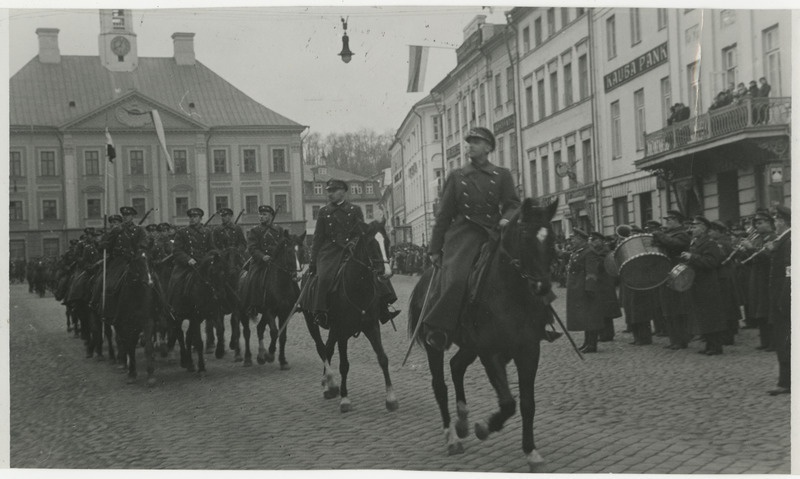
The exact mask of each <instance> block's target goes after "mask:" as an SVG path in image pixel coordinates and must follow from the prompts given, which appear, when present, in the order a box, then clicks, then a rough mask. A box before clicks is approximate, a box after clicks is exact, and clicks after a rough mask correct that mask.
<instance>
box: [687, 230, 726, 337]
mask: <svg viewBox="0 0 800 479" xmlns="http://www.w3.org/2000/svg"><path fill="white" fill-rule="evenodd" d="M689 253H690V254H691V255H692V256H691V258H690V259H689V261H687V262H686V264H688V265H689V266H690V267H691V268H692V269H694V273H695V275H694V283H692V287H691V288H690V289H689V294H690V295H691V298H692V309H691V311H690V315H691V318H692V322H693V324H694V334H710V333H719V332H722V331H726V330H727V329H728V324H727V319H728V318H727V317H725V315H724V314H723V308H722V306H723V305H722V293H721V292H720V287H719V276H718V273H717V269H718V268H719V265H720V263H722V260H724V259H725V257H724V256H723V255H722V250H721V249H720V247H719V245H718V244H717V242H716V241H714V240H712V239H711V238H710V237H708V236H707V235H704V236H700V237H697V238H694V239H693V240H692V244H691V245H690V246H689Z"/></svg>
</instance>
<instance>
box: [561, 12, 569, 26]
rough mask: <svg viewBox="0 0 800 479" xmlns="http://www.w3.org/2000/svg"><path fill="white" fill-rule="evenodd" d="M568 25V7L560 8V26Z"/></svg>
mask: <svg viewBox="0 0 800 479" xmlns="http://www.w3.org/2000/svg"><path fill="white" fill-rule="evenodd" d="M567 25H569V8H564V7H562V8H561V28H564V27H566V26H567Z"/></svg>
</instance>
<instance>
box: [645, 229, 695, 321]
mask: <svg viewBox="0 0 800 479" xmlns="http://www.w3.org/2000/svg"><path fill="white" fill-rule="evenodd" d="M653 240H654V243H655V244H657V245H660V246H663V247H664V249H665V250H666V251H667V256H669V259H670V261H671V262H672V266H675V265H677V264H678V262H679V259H680V256H681V253H682V252H684V251H688V249H689V243H690V242H691V237H690V236H689V233H688V232H687V231H686V228H684V227H682V226H678V227H676V228H672V229H668V230H666V231H657V232H655V233H653ZM658 293H659V299H660V303H661V311H662V312H663V313H664V317H670V316H678V315H683V314H688V313H689V311H690V310H691V309H692V306H691V296H690V294H689V292H688V291H685V292H678V291H673V290H672V289H670V288H669V287H667V285H666V283H665V284H662V285H661V286H660V287H659V288H658Z"/></svg>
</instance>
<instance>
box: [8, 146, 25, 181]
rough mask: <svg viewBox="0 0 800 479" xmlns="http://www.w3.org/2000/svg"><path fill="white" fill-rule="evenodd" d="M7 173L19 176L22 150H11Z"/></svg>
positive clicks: (20, 175)
mask: <svg viewBox="0 0 800 479" xmlns="http://www.w3.org/2000/svg"><path fill="white" fill-rule="evenodd" d="M8 174H9V175H11V176H13V177H15V178H20V177H22V176H24V175H23V174H22V152H19V151H12V152H11V155H10V159H9V165H8Z"/></svg>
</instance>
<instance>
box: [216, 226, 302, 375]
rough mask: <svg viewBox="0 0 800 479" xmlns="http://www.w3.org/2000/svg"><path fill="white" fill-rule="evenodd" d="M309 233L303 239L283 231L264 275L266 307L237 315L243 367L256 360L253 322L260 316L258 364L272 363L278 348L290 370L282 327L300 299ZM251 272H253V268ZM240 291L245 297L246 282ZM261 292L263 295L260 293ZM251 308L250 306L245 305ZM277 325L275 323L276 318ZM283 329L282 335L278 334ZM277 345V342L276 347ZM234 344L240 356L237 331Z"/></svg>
mask: <svg viewBox="0 0 800 479" xmlns="http://www.w3.org/2000/svg"><path fill="white" fill-rule="evenodd" d="M305 237H306V234H305V233H303V234H302V235H300V236H297V235H291V234H289V232H288V231H284V236H283V238H281V240H280V242H279V243H278V245H277V248H276V249H275V256H274V257H273V259H272V262H271V263H270V265H269V266H268V267H267V269H266V271H265V272H264V278H263V282H262V283H261V284H263V285H264V288H265V290H264V291H263V294H264V297H263V301H261V303H262V304H264V305H265V306H264V307H263V308H260V310H252V311H242V312H241V313H237V312H235V313H234V315H236V316H238V317H239V319H240V322H241V327H242V331H243V333H244V348H245V349H244V365H245V366H252V365H253V360H252V355H251V353H250V320H251V319H255V318H256V316H257V315H258V314H259V313H260V314H261V319H260V320H259V322H258V324H257V325H256V333H257V334H258V356H256V360H257V361H258V364H264V363H271V362H273V361H274V360H275V350H276V348H277V346H280V348H279V349H278V362H279V364H280V368H281V369H282V370H286V369H289V363H288V362H287V361H286V352H285V348H286V328H283V325H284V324H285V323H286V321H287V320H288V319H289V314H290V313H292V309H293V307H294V304H295V302H296V301H297V298H298V297H299V296H300V288H299V287H298V286H297V275H298V273H300V271H301V269H302V268H303V258H304V257H305V255H304V252H303V251H304V241H305ZM250 271H254V269H251V270H250ZM240 286H241V288H240V289H239V295H240V297H243V296H244V294H245V291H244V288H245V287H246V280H245V281H242V284H241V285H240ZM259 293H260V292H259ZM244 307H245V308H248V305H244ZM276 317H277V318H278V324H277V325H276V324H275V318H276ZM267 324H269V336H270V343H269V349H267V348H266V347H264V332H265V330H266V327H267ZM279 328H280V335H279ZM276 343H278V344H277V345H276ZM231 345H235V348H234V349H235V350H236V357H237V358H239V357H240V354H241V352H240V350H239V337H238V331H235V330H234V331H233V332H232V333H231Z"/></svg>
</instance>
